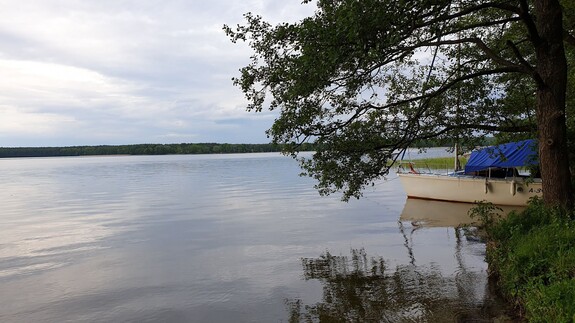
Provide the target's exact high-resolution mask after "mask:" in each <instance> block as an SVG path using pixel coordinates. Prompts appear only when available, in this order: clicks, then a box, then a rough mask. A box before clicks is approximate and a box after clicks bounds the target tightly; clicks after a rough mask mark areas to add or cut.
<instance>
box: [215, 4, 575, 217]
mask: <svg viewBox="0 0 575 323" xmlns="http://www.w3.org/2000/svg"><path fill="white" fill-rule="evenodd" d="M308 2H310V0H305V1H304V3H308ZM564 12H565V19H564V18H563V13H564ZM572 13H573V5H572V4H571V3H570V2H569V1H568V0H564V1H563V6H562V3H560V1H558V0H533V1H528V0H492V1H476V0H458V1H450V0H413V1H386V0H318V1H317V10H316V12H315V14H314V15H313V16H312V17H308V18H305V19H303V20H302V21H300V22H297V23H282V24H278V25H276V26H272V25H271V24H269V23H267V22H265V21H264V20H263V18H262V17H260V16H256V15H253V14H251V13H248V14H246V15H245V18H246V20H247V24H246V25H244V26H240V25H238V26H237V28H235V29H232V28H230V27H229V26H224V29H225V31H226V32H227V34H228V35H229V36H230V38H231V40H232V41H233V42H237V41H240V40H242V41H249V45H250V46H251V47H252V49H253V50H254V54H253V56H252V57H251V59H252V61H251V63H250V64H249V65H248V66H245V67H244V68H242V69H241V76H240V77H239V78H235V79H234V83H235V84H236V85H238V86H239V87H241V89H242V90H243V92H244V93H245V95H246V97H247V99H248V100H249V105H248V110H250V111H256V112H258V111H261V110H262V109H264V108H265V107H269V109H271V110H279V111H280V114H279V117H278V118H277V119H276V120H275V122H274V124H273V125H272V127H271V128H270V129H269V130H268V135H269V136H270V137H271V138H272V141H273V142H274V143H281V144H285V145H286V146H285V153H287V154H291V155H292V156H294V157H295V158H298V157H297V153H298V149H299V147H300V145H301V144H302V143H305V142H315V143H316V144H317V146H316V149H317V150H316V153H315V154H314V156H313V158H312V159H309V160H306V159H300V162H301V165H302V167H303V169H304V171H305V173H306V174H307V175H309V176H312V177H314V178H316V179H317V180H318V184H317V188H318V189H319V191H320V193H322V194H329V193H332V192H335V191H339V190H341V191H343V193H344V199H348V198H350V197H360V196H361V190H362V189H363V188H364V187H365V186H366V185H368V184H370V183H372V182H373V181H374V180H376V179H377V178H380V177H382V176H385V175H386V174H387V173H388V172H389V164H390V163H389V161H390V160H394V152H397V151H398V150H399V151H401V150H404V149H406V148H407V147H408V146H410V145H412V144H414V143H415V142H417V141H419V140H424V139H432V138H433V139H439V140H445V139H447V138H451V139H452V140H455V141H458V142H461V143H464V144H468V145H472V144H473V143H474V142H476V140H478V139H477V137H481V136H483V135H487V134H501V133H512V134H523V135H525V134H529V133H531V134H535V133H536V135H537V138H538V142H539V155H540V163H541V173H542V178H543V187H544V200H545V202H546V203H547V204H548V205H562V206H566V207H571V206H573V190H572V186H571V181H570V178H571V176H570V175H571V174H570V170H569V161H568V150H567V128H566V91H567V70H568V65H567V60H566V53H565V46H566V45H565V44H568V46H573V47H575V37H574V34H575V23H573V21H574V20H572V17H573V15H572ZM513 86H521V88H522V89H532V91H534V92H535V95H534V98H535V99H534V100H532V102H534V103H533V104H534V105H533V106H527V105H519V106H511V108H509V107H510V105H509V104H507V105H505V104H504V103H505V102H510V101H509V100H510V96H508V93H510V92H514V91H510V90H511V89H513ZM515 92H517V91H515ZM524 95H527V96H528V98H527V100H525V102H526V103H527V102H529V101H530V98H529V96H531V97H533V92H531V94H525V93H524ZM268 98H269V99H268Z"/></svg>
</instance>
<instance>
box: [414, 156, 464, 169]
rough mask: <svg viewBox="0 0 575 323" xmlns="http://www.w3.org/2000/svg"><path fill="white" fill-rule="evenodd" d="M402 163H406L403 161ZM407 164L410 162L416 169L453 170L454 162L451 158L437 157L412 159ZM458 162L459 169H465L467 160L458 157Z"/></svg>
mask: <svg viewBox="0 0 575 323" xmlns="http://www.w3.org/2000/svg"><path fill="white" fill-rule="evenodd" d="M403 162H407V161H405V160H404V161H403ZM409 162H411V163H412V164H413V166H414V167H415V168H418V169H453V168H454V167H453V166H454V163H455V160H454V159H453V157H438V158H422V159H414V160H411V161H409ZM459 162H460V163H461V167H465V163H467V159H466V158H464V157H459Z"/></svg>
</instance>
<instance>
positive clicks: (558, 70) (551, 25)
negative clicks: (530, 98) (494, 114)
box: [532, 0, 574, 208]
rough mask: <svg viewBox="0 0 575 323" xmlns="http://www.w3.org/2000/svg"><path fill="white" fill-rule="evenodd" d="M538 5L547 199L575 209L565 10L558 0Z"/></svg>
mask: <svg viewBox="0 0 575 323" xmlns="http://www.w3.org/2000/svg"><path fill="white" fill-rule="evenodd" d="M534 4H535V7H534V10H535V14H536V16H537V21H536V25H537V33H538V37H537V38H536V39H532V41H533V43H534V45H535V51H536V58H537V73H536V75H535V79H536V82H537V108H536V110H537V130H538V139H539V157H540V168H541V178H542V180H543V200H544V202H545V204H546V205H550V206H562V207H566V208H572V207H573V202H574V198H573V188H572V185H571V172H570V170H569V158H568V150H567V126H566V123H565V120H566V118H565V97H566V91H567V59H566V56H565V48H564V45H563V26H562V21H563V20H562V9H561V6H560V4H559V1H557V0H536V1H534Z"/></svg>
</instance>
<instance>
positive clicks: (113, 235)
mask: <svg viewBox="0 0 575 323" xmlns="http://www.w3.org/2000/svg"><path fill="white" fill-rule="evenodd" d="M299 172H300V170H299V168H298V165H297V163H296V162H295V161H293V160H292V159H290V158H287V157H283V156H280V155H278V154H245V155H203V156H199V155H187V156H125V157H83V158H34V159H25V158H24V159H2V160H0V181H1V183H2V190H0V201H2V212H1V214H0V232H2V234H1V235H0V304H2V306H1V307H0V321H1V322H78V321H88V322H298V321H302V322H303V321H306V320H308V319H310V320H312V321H318V320H319V319H318V318H319V317H321V318H322V320H323V321H326V322H329V321H338V320H339V321H343V322H345V321H373V322H377V321H382V322H386V321H390V322H395V321H417V322H419V321H430V322H431V321H458V320H459V321H465V320H466V319H467V318H474V319H476V320H478V321H481V320H483V321H486V322H487V321H489V320H490V319H491V318H492V317H494V316H495V315H498V314H497V310H498V309H499V306H498V305H497V302H496V301H495V300H494V298H493V296H492V295H491V294H490V292H489V287H488V284H487V275H486V269H487V266H486V264H485V262H484V260H483V259H484V249H485V248H484V245H483V244H482V243H480V242H478V241H476V240H475V239H471V238H468V237H466V236H465V234H464V232H463V230H458V229H455V228H453V227H441V226H440V227H432V226H420V225H419V224H418V223H417V222H413V221H412V220H409V218H407V219H406V218H404V215H402V211H403V209H404V206H405V205H406V198H405V194H404V193H403V191H402V189H401V187H400V183H399V181H397V180H395V179H394V176H393V175H391V176H390V177H389V179H388V180H387V181H382V182H379V183H377V184H376V185H375V186H374V187H373V188H370V189H369V190H368V191H367V192H366V194H365V195H366V197H365V198H364V199H361V200H359V201H357V200H353V201H350V202H349V203H343V202H341V201H340V200H339V196H330V197H319V195H318V194H317V192H316V191H315V190H314V188H313V185H314V182H313V180H311V179H308V178H301V177H298V174H299ZM422 212H425V210H422ZM400 215H401V218H400Z"/></svg>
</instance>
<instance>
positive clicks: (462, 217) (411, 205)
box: [400, 198, 525, 227]
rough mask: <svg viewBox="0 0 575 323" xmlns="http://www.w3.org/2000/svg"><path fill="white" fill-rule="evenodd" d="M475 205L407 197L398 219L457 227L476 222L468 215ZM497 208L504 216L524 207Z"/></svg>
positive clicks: (421, 223)
mask: <svg viewBox="0 0 575 323" xmlns="http://www.w3.org/2000/svg"><path fill="white" fill-rule="evenodd" d="M475 205H476V204H473V203H458V202H445V201H435V200H425V199H417V198H407V200H406V201H405V206H404V207H403V211H402V212H401V216H400V220H401V221H409V222H411V223H412V224H415V225H418V226H419V225H424V226H427V227H458V226H461V225H464V224H477V219H472V218H471V217H470V216H469V210H471V209H472V208H473V207H474V206H475ZM497 208H499V209H500V210H496V211H497V213H498V214H499V215H501V216H505V215H507V214H509V212H511V211H521V210H523V209H525V207H523V206H508V205H498V206H497Z"/></svg>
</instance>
